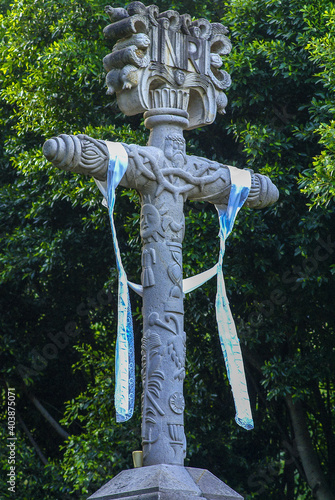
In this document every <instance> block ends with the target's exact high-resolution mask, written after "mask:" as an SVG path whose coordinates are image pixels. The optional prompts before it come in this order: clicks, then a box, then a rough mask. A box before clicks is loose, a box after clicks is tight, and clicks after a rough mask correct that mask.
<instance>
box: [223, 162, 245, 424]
mask: <svg viewBox="0 0 335 500" xmlns="http://www.w3.org/2000/svg"><path fill="white" fill-rule="evenodd" d="M229 169H230V175H231V190H230V195H229V201H228V206H227V207H221V206H216V208H217V210H218V213H219V221H220V254H219V262H218V272H217V294H216V302H215V304H216V319H217V324H218V330H219V337H220V343H221V349H222V352H223V356H224V360H225V364H226V369H227V374H228V379H229V382H230V385H231V388H232V392H233V397H234V403H235V409H236V415H235V420H236V422H237V424H238V425H240V426H241V427H243V428H244V429H247V430H250V429H253V428H254V423H253V419H252V414H251V408H250V401H249V395H248V389H247V384H246V379H245V373H244V366H243V360H242V353H241V348H240V342H239V340H238V337H237V333H236V328H235V323H234V320H233V317H232V313H231V310H230V307H229V301H228V298H227V294H226V289H225V284H224V279H223V273H222V261H223V256H224V253H225V241H226V239H227V237H228V236H229V234H230V232H231V231H232V229H233V226H234V222H235V218H236V215H237V213H238V211H239V210H240V208H241V207H242V205H243V203H244V202H245V200H246V199H247V197H248V194H249V191H250V186H251V176H250V173H249V172H248V171H246V170H239V169H236V168H235V167H229Z"/></svg>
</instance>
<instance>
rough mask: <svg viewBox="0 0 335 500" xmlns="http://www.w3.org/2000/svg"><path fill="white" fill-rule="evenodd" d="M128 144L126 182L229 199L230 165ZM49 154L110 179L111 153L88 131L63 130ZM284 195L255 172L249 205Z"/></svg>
mask: <svg viewBox="0 0 335 500" xmlns="http://www.w3.org/2000/svg"><path fill="white" fill-rule="evenodd" d="M124 147H125V149H126V151H127V154H128V168H127V171H126V173H125V175H124V176H123V178H122V180H121V182H120V185H121V186H124V187H127V188H132V189H137V190H138V191H141V192H142V193H145V191H146V186H148V189H149V190H151V186H152V183H155V184H156V185H157V191H159V190H160V191H163V190H166V191H168V192H170V193H171V194H173V195H175V196H178V195H182V196H183V197H184V198H185V199H186V198H188V199H190V200H198V201H208V202H210V203H214V204H216V205H225V204H227V202H228V197H229V192H230V173H229V168H228V167H227V166H226V165H223V164H221V163H218V162H214V161H211V160H207V159H205V158H201V157H197V156H186V155H183V156H180V157H179V160H178V163H177V164H173V162H171V161H170V160H169V159H168V158H166V156H165V155H164V152H163V151H162V150H161V149H159V148H155V147H149V146H143V147H141V146H137V145H136V144H130V145H127V144H124ZM43 153H44V155H45V156H46V158H47V159H48V160H49V161H51V162H52V163H53V164H54V165H55V166H56V167H58V168H60V169H62V170H67V171H71V172H75V173H81V174H85V175H91V176H92V177H94V178H95V179H97V180H100V181H105V180H106V179H107V169H108V158H109V155H108V148H107V145H106V142H105V141H101V140H97V139H94V138H92V137H89V136H87V135H82V134H80V135H76V136H73V135H65V134H61V135H60V136H59V137H53V138H51V139H49V140H48V141H46V143H45V144H44V146H43ZM176 180H178V182H176ZM156 194H157V192H156ZM278 196H279V194H278V189H277V188H276V187H275V186H274V184H273V183H272V182H271V180H270V179H269V178H268V177H266V176H264V175H261V174H258V173H256V174H255V173H251V189H250V193H249V196H248V199H247V201H246V203H245V206H247V207H249V208H263V207H265V206H268V205H271V204H273V203H275V202H276V201H277V199H278Z"/></svg>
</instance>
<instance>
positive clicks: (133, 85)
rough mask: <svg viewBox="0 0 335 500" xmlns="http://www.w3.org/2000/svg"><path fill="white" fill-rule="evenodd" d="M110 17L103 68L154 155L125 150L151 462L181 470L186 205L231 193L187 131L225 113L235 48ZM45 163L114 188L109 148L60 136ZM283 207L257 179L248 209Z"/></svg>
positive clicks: (121, 12)
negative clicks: (138, 265)
mask: <svg viewBox="0 0 335 500" xmlns="http://www.w3.org/2000/svg"><path fill="white" fill-rule="evenodd" d="M106 12H107V13H108V15H109V17H110V19H111V24H110V25H109V26H107V27H106V28H105V29H104V34H105V36H106V38H107V39H108V40H111V41H112V42H114V43H115V44H114V47H113V49H112V52H111V53H110V54H108V55H107V56H106V57H105V58H104V61H103V64H104V68H105V70H106V72H107V78H106V81H107V87H108V90H107V93H108V94H113V93H114V92H115V93H116V97H117V102H118V105H119V108H120V109H121V111H122V112H123V113H124V114H126V115H128V116H131V115H135V114H138V113H144V119H145V122H144V123H145V126H146V127H147V128H148V129H149V130H150V136H149V141H148V145H147V146H145V147H142V146H138V145H136V144H123V146H124V147H125V149H126V152H127V154H128V168H127V171H126V173H125V175H124V176H123V178H122V180H121V182H120V185H121V186H124V187H126V188H132V189H136V190H137V191H138V192H139V193H140V195H141V218H140V234H141V237H142V244H143V248H142V275H141V280H142V286H143V337H142V382H143V395H142V446H143V463H144V465H154V464H174V465H183V463H184V457H185V453H186V440H185V433H184V407H185V402H184V396H183V380H184V378H185V351H186V334H185V331H184V324H183V319H184V308H183V298H184V293H183V285H182V280H183V272H182V257H183V256H182V242H183V238H184V233H185V222H184V214H183V205H184V202H185V201H186V200H187V199H189V200H201V201H208V202H210V203H213V204H215V205H226V204H227V202H228V197H229V193H230V173H229V169H228V167H227V166H226V165H223V164H221V163H218V162H215V161H211V160H209V159H206V158H200V157H197V156H188V155H187V154H186V144H185V139H184V137H183V131H184V130H190V129H193V128H197V127H202V126H205V125H210V124H211V123H212V122H213V121H214V119H215V117H216V113H217V112H219V113H224V109H225V106H226V104H227V98H226V95H225V93H224V90H225V89H226V88H228V87H229V85H230V76H229V74H228V73H227V72H226V71H224V70H222V69H220V68H221V66H222V65H223V60H222V56H226V55H227V54H228V53H229V52H230V50H231V43H230V41H229V39H228V38H227V36H226V35H227V32H228V30H227V29H226V28H225V27H224V26H223V25H222V24H220V23H210V22H209V21H207V20H206V19H198V20H196V21H192V19H191V17H190V15H188V14H183V15H180V14H179V13H178V12H176V11H173V10H168V11H166V12H162V13H160V12H159V9H158V7H157V6H155V5H150V6H149V7H146V6H145V5H143V4H142V3H141V2H137V1H136V2H132V3H130V4H129V5H128V7H127V9H123V8H112V7H110V6H108V7H106ZM44 154H45V156H46V157H47V158H48V160H50V161H52V162H53V164H54V165H55V166H57V167H59V168H61V169H64V170H70V171H72V172H79V173H83V174H90V175H92V176H93V177H95V178H96V179H98V180H100V181H104V180H106V175H107V166H108V151H107V147H106V143H105V142H104V141H100V140H95V139H93V138H90V137H88V136H86V135H76V136H68V135H61V136H59V137H57V138H52V139H50V140H48V141H47V142H46V143H45V145H44ZM277 198H278V191H277V189H276V187H275V186H274V185H273V184H272V182H271V181H270V180H269V179H268V178H267V177H265V176H262V175H260V174H257V173H256V174H253V173H252V175H251V189H250V193H249V197H248V199H247V201H246V203H245V205H246V206H248V207H250V208H262V207H265V206H267V205H270V204H272V203H274V202H275V201H276V200H277ZM113 498H114V497H113Z"/></svg>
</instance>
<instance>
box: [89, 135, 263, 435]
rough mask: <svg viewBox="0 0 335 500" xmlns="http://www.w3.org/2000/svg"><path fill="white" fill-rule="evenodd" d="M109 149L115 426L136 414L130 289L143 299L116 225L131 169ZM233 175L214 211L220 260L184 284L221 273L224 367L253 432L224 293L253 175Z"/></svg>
mask: <svg viewBox="0 0 335 500" xmlns="http://www.w3.org/2000/svg"><path fill="white" fill-rule="evenodd" d="M106 144H107V146H108V150H109V154H110V161H109V168H108V180H107V183H106V182H100V181H98V180H95V181H96V183H97V185H98V187H99V189H100V191H101V192H102V194H103V196H104V197H105V198H106V199H107V200H108V209H109V215H110V221H111V228H112V236H113V243H114V250H115V256H116V262H117V268H118V273H119V304H118V334H117V343H116V361H115V373H116V376H115V378H116V388H115V408H116V420H117V422H123V421H126V420H129V419H130V418H131V416H132V414H133V408H134V400H135V390H134V386H135V373H134V369H135V362H134V339H133V327H132V317H131V309H130V300H129V291H128V286H129V287H130V288H132V289H133V290H134V291H135V292H136V293H137V294H138V295H140V296H143V287H142V285H138V284H136V283H132V282H130V281H127V275H126V273H125V271H124V268H123V266H122V262H121V255H120V250H119V246H118V242H117V237H116V230H115V226H114V219H113V210H114V204H115V188H116V187H117V185H118V184H119V182H120V180H121V179H122V177H123V175H124V172H125V171H126V169H127V165H128V157H127V153H126V151H125V149H124V147H123V146H122V145H121V144H120V143H110V142H108V141H106ZM229 170H230V175H231V190H230V196H229V201H228V206H227V207H224V206H222V207H221V206H218V205H217V206H216V208H217V210H218V214H219V222H220V253H219V261H218V263H217V264H215V266H213V267H212V268H211V269H209V270H207V271H205V272H203V273H200V274H197V275H196V276H192V277H190V278H186V279H184V280H183V291H184V293H189V292H191V291H193V290H195V289H196V288H198V287H199V286H201V285H202V284H204V283H205V282H206V281H208V280H209V279H211V278H212V277H213V276H215V275H216V274H217V294H216V317H217V324H218V330H219V337H220V343H221V348H222V352H223V356H224V360H225V364H226V369H227V374H228V379H229V382H230V385H231V388H232V392H233V397H234V403H235V409H236V416H235V420H236V422H237V423H238V424H239V425H240V426H241V427H243V428H245V429H248V430H250V429H253V427H254V424H253V419H252V414H251V408H250V402H249V396H248V390H247V385H246V380H245V373H244V366H243V360H242V353H241V348H240V344H239V340H238V337H237V333H236V328H235V323H234V320H233V317H232V314H231V310H230V307H229V301H228V298H227V294H226V289H225V284H224V279H223V273H222V262H223V256H224V253H225V241H226V239H227V237H228V236H229V234H230V233H231V231H232V229H233V226H234V222H235V219H236V216H237V214H238V212H239V210H240V209H241V207H242V206H243V204H244V202H245V200H246V199H247V197H248V194H249V191H250V186H251V176H250V173H249V172H248V171H246V170H240V169H237V168H235V167H229Z"/></svg>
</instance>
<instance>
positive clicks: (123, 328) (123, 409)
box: [96, 141, 135, 422]
mask: <svg viewBox="0 0 335 500" xmlns="http://www.w3.org/2000/svg"><path fill="white" fill-rule="evenodd" d="M106 144H107V147H108V152H109V164H108V173H107V189H106V183H101V182H100V181H96V182H97V185H98V187H99V189H100V191H101V192H102V193H103V194H104V196H105V197H106V198H107V203H108V211H109V218H110V223H111V229H112V237H113V244H114V252H115V258H116V265H117V270H118V288H119V296H118V325H117V338H116V352H115V395H114V401H115V410H116V421H117V422H125V421H126V420H129V419H130V418H131V417H132V415H133V412H134V401H135V355H134V334H133V321H132V315H131V307H130V299H129V291H128V285H127V275H126V273H125V270H124V268H123V265H122V261H121V254H120V249H119V245H118V241H117V237H116V230H115V225H114V218H113V211H114V205H115V189H116V187H117V186H118V184H119V182H120V181H121V179H122V177H123V175H124V173H125V171H126V169H127V166H128V155H127V153H126V150H125V149H124V147H123V146H122V144H120V143H115V142H108V141H106Z"/></svg>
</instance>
